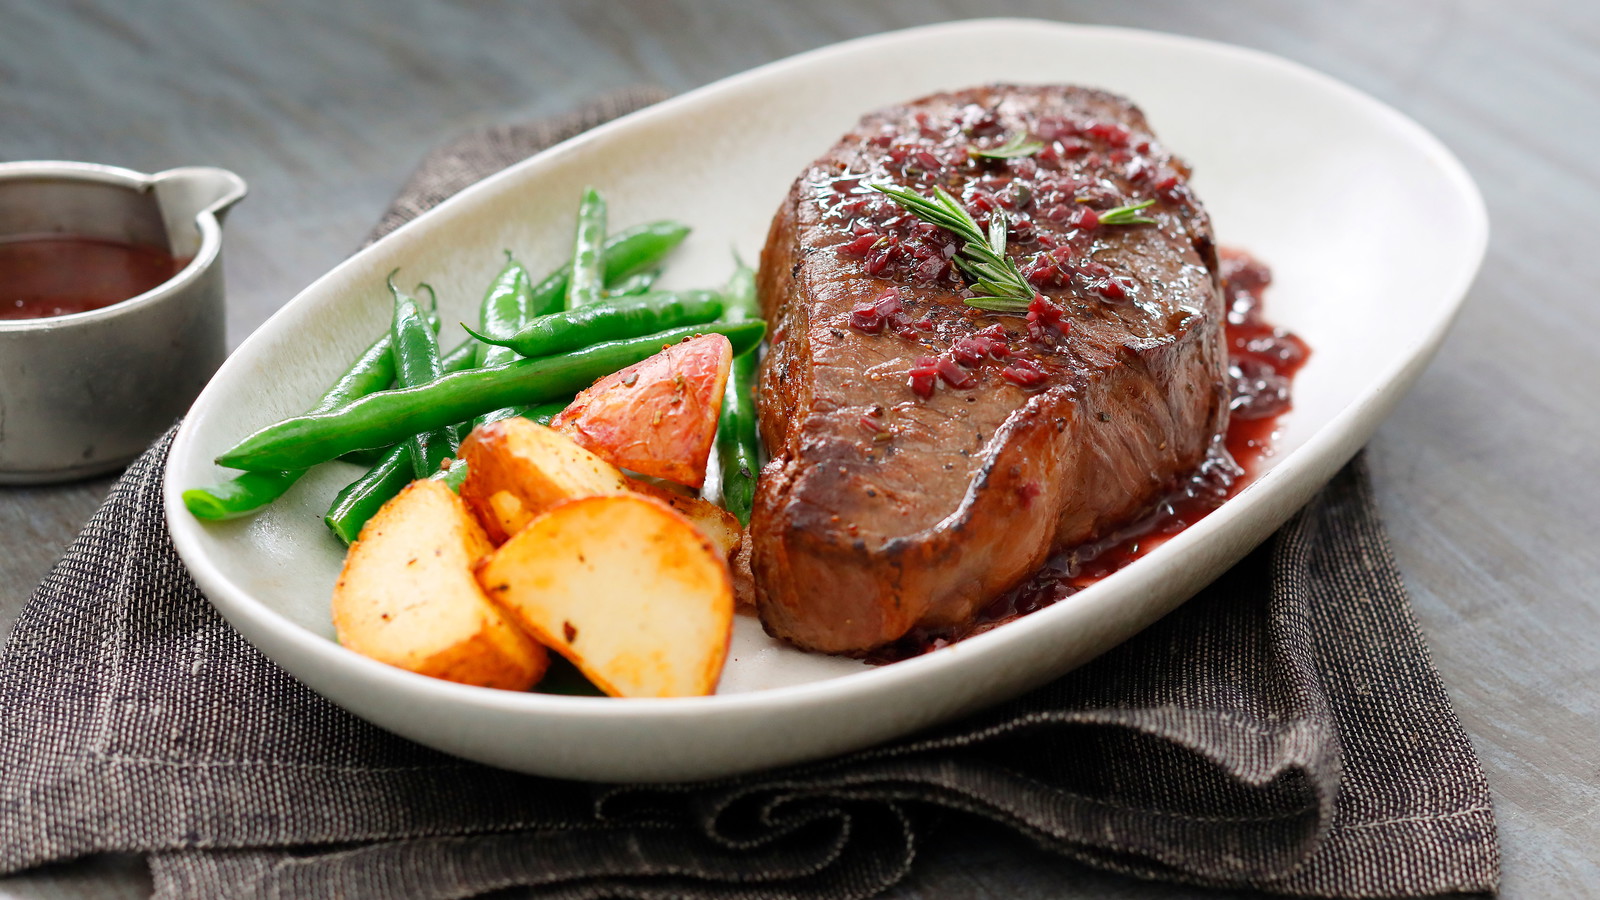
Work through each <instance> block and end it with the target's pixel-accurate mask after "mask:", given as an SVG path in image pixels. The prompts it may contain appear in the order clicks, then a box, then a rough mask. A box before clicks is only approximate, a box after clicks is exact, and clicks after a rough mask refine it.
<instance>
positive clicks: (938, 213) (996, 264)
mask: <svg viewBox="0 0 1600 900" xmlns="http://www.w3.org/2000/svg"><path fill="white" fill-rule="evenodd" d="M870 187H872V189H873V190H876V191H880V192H881V193H883V194H884V195H886V196H887V197H888V198H889V199H891V200H893V201H894V202H895V203H897V204H899V205H900V206H901V207H903V208H904V209H905V210H907V211H908V212H910V213H911V214H912V215H914V216H916V217H917V218H919V219H921V220H923V221H924V222H929V223H932V224H933V225H936V226H938V227H940V228H943V229H944V230H946V231H948V232H950V233H951V234H953V235H955V236H956V237H957V238H958V239H960V240H961V242H962V243H961V248H960V250H958V251H957V253H956V255H955V258H954V259H953V260H951V261H952V262H953V263H955V266H956V268H957V269H959V270H960V271H961V273H962V274H963V275H966V276H967V278H968V279H969V281H970V283H971V284H972V285H973V286H974V287H976V288H978V289H979V290H981V291H983V292H985V293H984V294H983V295H982V296H977V297H971V298H969V299H968V300H967V305H969V306H975V307H977V308H979V309H987V310H992V311H997V312H1017V311H1019V310H1021V309H1026V308H1027V305H1028V304H1029V303H1030V302H1032V300H1033V295H1034V290H1033V285H1031V284H1029V283H1028V280H1027V279H1026V278H1023V277H1022V271H1021V270H1020V269H1018V268H1017V264H1016V263H1015V262H1014V261H1012V260H1011V259H1009V258H1008V257H1007V256H1006V219H1005V214H1004V213H1001V212H1000V211H999V210H995V213H994V215H993V216H991V217H990V218H989V231H988V233H987V234H985V233H984V231H983V229H981V228H979V227H978V223H977V222H976V221H974V220H973V218H972V216H971V215H970V214H969V213H968V212H967V211H966V209H965V208H964V207H962V205H961V203H960V201H958V200H956V198H955V197H952V196H951V195H950V192H949V191H946V190H945V189H944V188H941V187H938V186H937V185H936V186H935V187H934V188H933V197H932V198H931V199H930V198H928V197H924V196H922V195H921V194H918V193H916V192H915V191H911V190H908V189H906V188H903V187H900V186H898V185H892V184H874V185H871V186H870Z"/></svg>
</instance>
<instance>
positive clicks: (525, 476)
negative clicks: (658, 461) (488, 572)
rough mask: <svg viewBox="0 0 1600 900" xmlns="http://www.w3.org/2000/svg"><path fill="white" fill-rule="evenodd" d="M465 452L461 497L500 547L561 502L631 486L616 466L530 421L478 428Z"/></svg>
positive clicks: (463, 446) (504, 421)
mask: <svg viewBox="0 0 1600 900" xmlns="http://www.w3.org/2000/svg"><path fill="white" fill-rule="evenodd" d="M459 456H460V458H461V459H463V460H466V463H467V477H466V480H465V481H464V482H462V484H461V499H462V500H463V501H465V502H466V504H467V506H468V508H470V509H471V510H472V511H473V513H474V514H476V515H477V517H478V521H480V522H482V523H483V528H484V531H485V532H486V533H487V534H488V536H489V540H491V541H492V542H494V543H495V544H497V545H498V544H503V543H505V541H506V539H507V538H509V537H511V536H512V535H513V534H516V533H517V532H518V531H521V530H522V528H523V527H524V526H526V525H527V524H528V523H529V522H531V521H532V520H533V518H534V517H535V516H537V515H539V514H540V513H542V512H544V511H545V510H547V509H549V508H550V507H552V506H555V505H556V504H557V503H563V502H565V501H568V500H575V499H577V498H579V497H592V496H596V495H600V494H617V493H622V492H624V491H627V490H628V484H627V482H628V479H627V478H626V477H625V476H624V475H623V474H622V472H621V471H620V470H619V469H617V467H616V466H613V465H612V464H611V463H609V462H606V461H605V460H604V459H601V458H600V457H599V456H596V455H595V454H593V453H590V452H589V451H588V450H585V449H583V448H582V447H580V446H578V445H577V444H576V443H574V442H573V441H572V439H571V438H569V437H567V436H566V435H564V434H560V433H558V432H556V431H554V430H552V429H549V428H546V427H545V426H543V425H540V424H538V423H536V422H531V421H529V420H527V419H520V418H515V419H502V420H501V421H499V422H492V423H490V424H488V425H480V426H478V427H477V428H474V429H473V430H472V433H471V434H470V435H468V436H467V439H466V440H464V441H462V442H461V450H460V453H459Z"/></svg>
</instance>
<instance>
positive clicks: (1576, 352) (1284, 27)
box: [0, 0, 1600, 898]
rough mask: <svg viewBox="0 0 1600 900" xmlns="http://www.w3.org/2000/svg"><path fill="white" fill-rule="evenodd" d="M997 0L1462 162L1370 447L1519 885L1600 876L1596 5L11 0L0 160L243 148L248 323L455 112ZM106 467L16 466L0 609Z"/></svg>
mask: <svg viewBox="0 0 1600 900" xmlns="http://www.w3.org/2000/svg"><path fill="white" fill-rule="evenodd" d="M1001 14H1004V15H1026V16H1037V17H1041V18H1051V19H1062V20H1066V21H1076V22H1089V23H1101V24H1119V25H1128V26H1134V27H1140V28H1151V29H1158V30H1163V31H1172V32H1179V33H1184V34H1191V35H1196V36H1200V37H1206V38H1213V39H1218V40H1224V41H1230V42H1233V43H1238V44H1243V45H1246V46H1250V47H1255V48H1259V49H1263V50H1267V51H1270V52H1273V53H1277V54H1280V55H1282V56H1286V57H1288V58H1290V59H1293V60H1296V61H1299V62H1301V63H1305V64H1307V65H1310V66H1312V67H1314V68H1317V69H1320V70H1322V71H1324V72H1327V73H1329V74H1331V75H1333V76H1335V77H1337V78H1340V79H1343V80H1345V81H1347V82H1349V83H1351V84H1353V85H1354V86H1356V87H1358V88H1360V89H1362V90H1364V91H1367V92H1369V93H1371V94H1373V95H1375V96H1377V97H1379V98H1380V99H1382V100H1384V101H1386V102H1388V103H1390V104H1392V105H1394V106H1396V107H1398V108H1399V109H1401V110H1403V111H1404V112H1406V113H1407V114H1409V115H1411V116H1413V117H1414V118H1416V119H1417V120H1418V121H1419V122H1421V123H1422V124H1423V125H1424V126H1425V127H1427V128H1428V129H1429V130H1431V131H1432V132H1434V133H1435V134H1436V135H1438V136H1439V137H1440V138H1441V139H1442V140H1443V141H1444V142H1445V143H1446V144H1447V145H1449V146H1450V147H1451V148H1452V149H1453V150H1454V151H1455V152H1456V153H1457V154H1458V155H1459V156H1460V157H1461V159H1462V160H1463V161H1464V162H1465V163H1466V166H1467V168H1468V169H1469V170H1471V172H1472V174H1473V176H1474V177H1475V178H1476V179H1477V181H1478V183H1479V185H1480V186H1481V187H1482V189H1483V192H1484V195H1485V197H1486V198H1487V201H1488V205H1489V209H1490V215H1491V218H1492V221H1493V232H1494V236H1493V241H1492V244H1491V246H1490V249H1489V256H1488V259H1487V261H1486V263H1485V266H1484V270H1483V273H1482V275H1481V276H1480V277H1479V279H1478V281H1477V284H1476V285H1475V286H1474V287H1473V289H1472V291H1471V295H1470V297H1469V302H1468V303H1467V306H1466V310H1465V312H1464V314H1463V315H1462V317H1461V320H1460V321H1459V323H1458V324H1457V325H1456V327H1455V330H1454V332H1453V333H1452V334H1451V336H1450V338H1449V340H1448V341H1447V343H1446V344H1445V347H1444V349H1443V351H1442V353H1441V354H1440V356H1439V358H1438V359H1437V360H1436V361H1435V362H1434V363H1433V365H1432V367H1431V368H1430V369H1429V370H1428V371H1427V373H1426V374H1425V375H1424V376H1423V377H1422V380H1421V382H1420V383H1419V384H1418V386H1417V387H1416V389H1415V390H1414V391H1413V392H1412V394H1411V395H1410V396H1409V397H1407V398H1406V399H1405V401H1404V402H1402V404H1401V405H1400V408H1399V411H1398V412H1397V413H1396V414H1395V416H1394V417H1393V418H1392V419H1391V420H1390V421H1389V422H1388V423H1387V424H1385V425H1384V426H1383V427H1382V428H1381V429H1380V430H1379V431H1378V433H1377V436H1376V438H1375V439H1374V441H1373V443H1372V448H1371V449H1372V453H1371V455H1372V459H1373V463H1374V467H1375V472H1376V479H1377V483H1378V489H1379V493H1380V495H1381V497H1382V504H1383V511H1384V514H1385V516H1386V517H1387V520H1388V523H1389V526H1390V529H1391V532H1392V536H1393V541H1394V546H1395V552H1396V554H1397V556H1398V557H1399V560H1400V564H1401V567H1402V569H1403V570H1404V571H1405V573H1406V575H1407V577H1408V580H1409V582H1410V585H1411V587H1412V590H1413V592H1414V594H1415V597H1416V606H1417V614H1418V616H1419V617H1420V619H1421V621H1422V625H1423V627H1424V629H1425V630H1426V631H1427V633H1428V636H1429V639H1430V641H1431V644H1432V648H1433V653H1434V658H1435V661H1436V662H1437V663H1438V666H1439V669H1440V670H1441V671H1442V672H1443V674H1444V677H1445V681H1446V683H1447V684H1448V685H1449V687H1450V690H1451V694H1452V696H1453V698H1454V700H1455V703H1456V708H1457V710H1458V712H1459V713H1460V715H1461V718H1462V721H1463V722H1464V723H1465V725H1466V728H1467V731H1468V733H1469V734H1470V735H1471V736H1472V739H1473V742H1474V744H1475V746H1476V747H1477V749H1478V751H1479V753H1480V754H1481V755H1482V759H1483V764H1484V766H1485V768H1486V769H1487V772H1488V776H1489V780H1490V784H1491V785H1492V787H1493V790H1494V795H1495V805H1496V812H1497V814H1498V816H1499V821H1500V828H1501V837H1502V840H1503V844H1504V854H1505V878H1504V883H1503V893H1504V894H1505V895H1506V896H1508V897H1519V898H1521V897H1527V898H1543V897H1579V896H1600V703H1597V693H1600V539H1597V537H1596V535H1597V534H1600V474H1597V470H1600V452H1597V451H1596V448H1597V447H1600V402H1597V398H1600V349H1597V348H1600V299H1597V297H1596V294H1597V293H1600V252H1597V249H1600V238H1597V235H1600V154H1597V152H1596V148H1597V147H1600V4H1596V3H1593V2H1592V0H1523V2H1520V3H1518V4H1514V5H1513V4H1506V3H1503V2H1500V0H1460V2H1452V0H1409V2H1392V0H1363V2H1343V3H1340V2H1323V3H1268V2H1264V0H1255V2H1250V0H1236V2H1235V0H1228V2H1209V3H1181V2H1152V3H1141V4H1137V5H1135V4H1127V3H1118V2H1087V0H1063V2H1055V3H1045V2H1029V3H1021V2H1014V3H1007V2H1002V0H987V2H984V0H950V2H938V3H935V2H927V3H916V2H893V3H869V2H865V0H829V2H815V3H801V2H775V0H769V2H760V3H755V2H737V0H725V2H714V3H713V2H701V3H690V2H614V3H606V4H600V3H580V2H570V3H550V4H544V5H537V6H535V5H518V4H513V3H510V2H481V3H473V4H459V5H454V4H442V3H430V2H426V0H399V2H388V3H378V2H376V0H369V2H351V3H340V4H334V3H324V2H319V0H280V2H276V3H270V4H268V3H252V2H249V0H175V2H169V3H164V4H156V3H123V2H119V0H81V2H74V3H66V2H45V0H41V2H32V3H30V2H27V0H0V160H15V159H38V158H60V159H82V160H94V161H100V162H108V163H115V164H118V165H123V166H128V167H131V168H134V169H140V170H145V171H154V170H157V169H160V168H164V167H168V166H175V165H183V164H191V163H208V164H215V165H221V166H226V167H229V168H232V169H234V170H235V171H237V172H239V173H240V174H242V175H243V176H244V177H245V178H246V179H247V180H248V181H249V182H250V184H251V196H250V197H249V198H248V199H247V200H246V201H245V202H244V203H243V204H242V205H241V206H240V207H239V208H238V209H237V211H236V212H235V213H234V214H233V218H232V219H231V221H230V223H229V226H228V236H227V246H228V249H227V257H228V259H227V267H228V268H227V283H228V289H229V291H230V300H229V327H230V330H231V334H230V340H231V342H232V343H235V344H237V343H238V342H239V341H240V340H242V339H243V338H244V337H245V335H247V334H248V333H249V332H250V331H251V330H252V329H254V328H255V327H256V326H257V325H259V324H261V322H262V321H264V320H265V319H266V318H267V317H268V316H269V315H271V314H272V313H273V311H274V310H276V309H277V308H278V307H279V306H280V305H281V304H282V303H283V302H284V301H285V300H287V299H289V298H290V297H291V296H293V295H294V294H295V293H296V292H297V291H299V290H300V289H301V288H303V287H304V286H305V285H306V284H308V283H309V282H310V281H311V280H312V279H314V278H315V277H316V276H317V275H319V274H320V273H322V272H323V271H324V270H326V269H328V268H329V267H331V266H332V265H333V264H335V263H336V262H338V261H339V260H340V259H341V258H342V257H344V256H346V255H347V254H349V253H350V252H351V251H352V250H353V249H354V248H355V247H356V246H357V244H358V243H359V241H360V239H361V237H362V235H363V234H364V233H365V231H366V230H367V228H368V227H369V226H370V225H371V224H372V222H373V221H374V219H375V218H376V217H377V215H378V214H379V213H380V212H381V211H382V210H383V208H384V206H385V205H386V203H387V201H388V200H389V198H390V197H391V196H392V194H393V193H394V192H395V191H396V189H397V188H398V187H399V185H400V183H401V181H402V180H403V178H404V177H405V175H406V174H407V173H408V171H409V170H410V169H411V168H412V167H413V166H414V165H415V164H416V162H417V161H418V160H419V158H420V157H421V156H422V154H423V153H424V152H425V151H426V150H427V149H428V148H429V147H430V146H432V145H434V144H436V143H438V142H440V141H443V140H445V139H447V138H449V137H450V136H452V135H454V134H456V133H458V132H460V131H462V130H464V129H467V128H470V127H472V126H476V125H482V124H487V123H492V122H502V121H507V120H514V119H521V118H528V117H534V116H540V115H545V114H550V113H555V112H559V111H561V110H563V109H565V108H567V107H570V106H572V105H573V104H575V103H577V102H579V101H581V100H583V99H584V98H586V97H589V96H592V95H594V94H597V93H599V92H602V91H604V90H607V89H610V88H616V87H621V86H624V85H629V84H638V83H654V84H659V85H663V86H665V87H668V88H670V89H674V90H682V89H686V88H691V87H694V86H697V85H700V84H704V83H706V82H709V81H712V80H715V79H717V78H721V77H723V76H726V75H730V74H733V73H736V72H739V71H741V70H743V69H747V68H749V67H751V66H754V65H758V64H761V63H764V62H767V61H770V60H773V59H777V58H780V57H783V56H787V55H789V54H793V53H796V52H799V51H803V50H807V49H811V48H813V47H818V46H821V45H824V44H828V43H831V42H834V41H837V40H841V39H844V38H849V37H854V36H858V35H862V34H869V33H872V32H877V31H882V30H887V29H891V28H897V27H903V26H908V25H915V24H922V23H926V22H934V21H941V20H946V19H953V18H963V17H972V16H982V15H1001ZM974 52H981V51H980V50H979V49H978V48H975V50H974ZM929 64H930V65H937V61H930V63H929ZM1218 102H1219V104H1226V98H1218ZM1374 327H1380V328H1381V327H1382V323H1381V322H1380V323H1374ZM108 485H109V481H108V480H97V481H92V482H88V483H83V484H77V485H71V486H66V487H51V488H32V489H17V488H0V535H3V536H4V540H5V550H4V551H3V552H0V630H8V629H9V626H10V622H11V621H12V619H13V618H14V617H15V615H16V613H17V611H18V610H19V609H20V608H21V606H22V605H23V603H24V602H25V601H26V600H27V597H28V594H29V592H30V591H31V590H32V588H33V586H34V585H35V584H36V583H37V582H38V580H39V579H40V578H42V577H43V576H44V574H45V572H46V571H47V569H48V568H49V567H50V565H51V564H52V563H53V562H54V561H55V559H56V557H57V556H58V555H59V554H60V552H61V551H62V550H63V548H64V547H65V546H66V544H67V542H68V541H69V540H70V539H71V538H72V536H73V535H74V534H75V533H76V531H77V530H78V528H79V527H80V526H81V525H82V523H83V522H84V521H85V520H86V519H87V518H88V516H89V515H90V513H92V512H93V510H94V509H95V507H96V506H97V505H98V504H99V502H100V500H101V498H102V497H103V496H104V493H105V491H106V489H107V487H108ZM148 892H149V881H148V877H147V875H146V874H145V872H144V869H143V864H142V863H141V862H140V861H138V860H137V859H134V858H117V857H113V858H104V859H97V860H90V861H85V862H78V863H73V864H67V865H62V866H57V867H52V868H49V869H45V870H41V871H37V872H32V873H27V874H24V875H21V876H16V877H13V878H10V879H5V880H0V896H7V897H9V896H16V897H85V898H87V897H95V898H108V897H135V896H145V895H147V894H148ZM1208 895H1211V894H1210V892H1207V891H1200V890H1195V889H1186V888H1179V887H1173V886H1170V885H1161V884H1149V883H1143V882H1135V881H1130V880H1126V879H1121V878H1116V877H1113V876H1109V875H1104V874H1100V873H1097V872H1093V871H1089V870H1086V869H1084V868H1082V867H1079V866H1075V865H1071V864H1068V863H1063V862H1059V861H1056V860H1053V859H1050V858H1047V857H1045V856H1043V855H1042V854H1040V853H1038V852H1035V851H1032V850H1030V849H1029V848H1027V847H1026V846H1023V845H1022V844H1020V843H1019V842H1017V841H1015V840H1013V839H1010V838H1007V837H1005V836H1003V835H979V836H977V837H975V838H963V839H962V840H960V841H959V842H957V841H955V840H951V839H946V840H944V841H943V842H936V843H935V844H933V845H932V846H930V847H929V848H928V849H927V851H926V852H925V853H924V854H923V856H922V858H921V859H920V860H919V865H918V869H917V871H916V872H915V873H914V875H913V876H912V878H911V880H910V881H909V882H908V883H907V884H906V885H904V886H902V888H900V889H898V890H897V891H896V896H901V897H924V896H926V897H935V896H937V897H1064V896H1084V897H1088V896H1105V897H1141V898H1176V897H1199V896H1208Z"/></svg>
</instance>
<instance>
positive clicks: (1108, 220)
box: [1100, 200, 1156, 225]
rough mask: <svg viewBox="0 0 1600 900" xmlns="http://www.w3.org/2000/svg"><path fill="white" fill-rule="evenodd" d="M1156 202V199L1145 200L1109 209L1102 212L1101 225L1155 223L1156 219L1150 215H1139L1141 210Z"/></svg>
mask: <svg viewBox="0 0 1600 900" xmlns="http://www.w3.org/2000/svg"><path fill="white" fill-rule="evenodd" d="M1154 203H1155V201H1154V200H1145V201H1144V202H1142V203H1130V204H1128V205H1127V206H1119V207H1117V208H1116V209H1108V210H1106V211H1105V212H1103V213H1101V214H1100V224H1101V225H1154V224H1156V220H1155V219H1152V218H1149V217H1148V216H1141V215H1139V210H1141V209H1144V208H1145V207H1147V206H1151V205H1153V204H1154Z"/></svg>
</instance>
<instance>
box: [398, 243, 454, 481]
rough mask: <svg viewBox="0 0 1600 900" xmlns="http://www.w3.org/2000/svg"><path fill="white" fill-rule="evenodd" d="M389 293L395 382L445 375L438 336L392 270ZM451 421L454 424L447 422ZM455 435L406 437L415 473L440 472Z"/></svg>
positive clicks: (439, 431)
mask: <svg viewBox="0 0 1600 900" xmlns="http://www.w3.org/2000/svg"><path fill="white" fill-rule="evenodd" d="M430 290H431V288H430ZM389 293H391V294H393V295H394V322H393V324H392V325H391V326H390V329H389V334H390V339H391V340H392V341H393V344H392V345H391V346H392V347H393V351H392V352H393V353H394V376H395V384H396V385H397V386H398V387H401V388H409V387H420V386H422V385H425V384H428V383H430V382H433V381H436V380H438V378H439V376H440V375H443V374H444V365H443V362H442V361H441V360H440V358H439V339H438V338H436V337H434V334H433V329H432V328H429V327H428V323H427V320H426V319H424V318H423V317H422V311H421V310H420V309H418V307H417V301H416V300H415V299H414V298H412V297H411V295H409V294H407V293H405V292H404V291H402V290H400V289H399V288H398V287H396V286H395V283H394V272H390V273H389ZM449 424H453V423H446V425H447V426H448V425H449ZM452 437H453V435H452V434H451V433H450V431H449V430H448V428H447V427H441V428H436V429H428V430H424V431H420V432H418V433H416V434H413V435H411V436H410V437H408V438H406V440H405V441H404V443H405V445H406V449H407V450H408V451H409V453H410V456H411V472H412V474H413V475H415V476H416V477H418V478H426V477H428V476H429V475H432V474H433V473H434V472H437V471H439V466H440V465H441V464H442V463H443V462H444V461H445V460H446V459H447V458H449V457H450V456H453V455H454V454H455V447H454V446H453V442H452V440H451V439H452Z"/></svg>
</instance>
